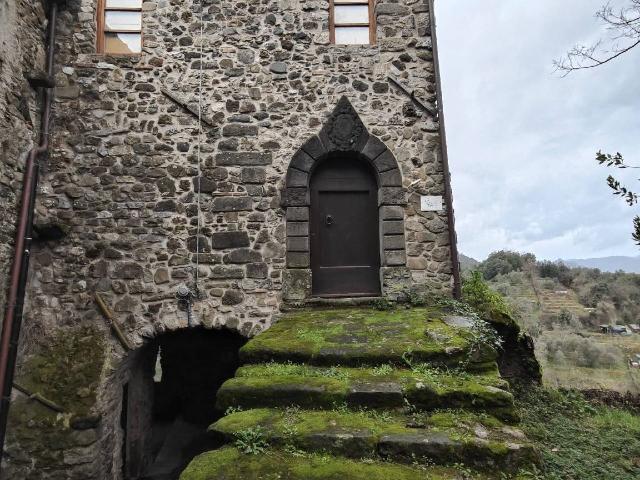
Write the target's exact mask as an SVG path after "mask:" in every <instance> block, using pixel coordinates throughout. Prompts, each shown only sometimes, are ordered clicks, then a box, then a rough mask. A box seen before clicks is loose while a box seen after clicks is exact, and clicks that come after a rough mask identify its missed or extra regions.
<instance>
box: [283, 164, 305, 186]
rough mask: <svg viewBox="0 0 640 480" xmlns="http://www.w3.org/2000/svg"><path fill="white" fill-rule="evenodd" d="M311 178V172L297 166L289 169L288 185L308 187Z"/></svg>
mask: <svg viewBox="0 0 640 480" xmlns="http://www.w3.org/2000/svg"><path fill="white" fill-rule="evenodd" d="M308 180H309V174H308V173H306V172H303V171H301V170H296V169H295V168H290V169H289V170H288V171H287V187H294V188H295V187H306V186H307V182H308Z"/></svg>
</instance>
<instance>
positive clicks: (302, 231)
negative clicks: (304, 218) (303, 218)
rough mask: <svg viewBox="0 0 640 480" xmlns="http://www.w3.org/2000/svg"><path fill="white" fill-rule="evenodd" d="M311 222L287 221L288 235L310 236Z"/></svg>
mask: <svg viewBox="0 0 640 480" xmlns="http://www.w3.org/2000/svg"><path fill="white" fill-rule="evenodd" d="M308 236H309V222H287V237H308Z"/></svg>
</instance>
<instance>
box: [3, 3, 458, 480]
mask: <svg viewBox="0 0 640 480" xmlns="http://www.w3.org/2000/svg"><path fill="white" fill-rule="evenodd" d="M59 3H61V6H60V12H59V18H58V22H57V26H56V29H57V38H56V54H55V91H54V94H55V103H54V120H53V127H52V136H51V146H50V152H49V157H48V159H47V160H46V161H45V162H44V163H43V167H42V171H41V175H40V183H39V189H38V197H37V205H36V213H35V217H34V226H35V231H36V232H40V236H39V238H37V242H36V243H35V244H34V247H33V251H32V255H31V266H30V276H29V284H28V295H27V303H26V306H25V318H24V326H23V331H22V337H21V357H20V366H19V367H20V368H19V371H18V372H19V373H18V379H19V380H20V381H22V382H23V383H25V384H26V385H29V386H30V388H31V389H32V390H33V389H38V390H39V391H40V392H42V393H43V394H46V395H45V396H47V395H48V397H49V398H51V399H52V400H55V401H56V402H57V403H58V404H60V406H61V407H63V408H62V409H63V410H64V412H65V413H59V414H55V415H53V414H51V413H46V412H44V410H46V408H44V407H42V406H41V405H34V404H33V403H32V402H31V403H29V402H26V401H25V400H24V398H22V397H21V394H19V393H15V394H14V398H15V403H14V407H12V408H14V409H15V411H12V415H11V419H10V420H11V423H10V430H9V439H8V442H7V443H8V444H7V455H5V467H6V468H7V469H10V470H11V471H12V472H13V473H12V476H11V478H16V479H17V478H30V479H37V478H38V479H39V478H43V479H44V478H47V479H48V478H51V479H53V478H56V479H62V478H70V479H71V478H74V479H75V478H77V479H80V478H96V479H98V478H99V479H107V478H108V479H112V478H113V479H116V478H123V477H122V476H123V475H130V476H131V478H135V476H134V474H133V473H131V472H133V470H135V469H136V468H138V467H131V466H130V465H129V466H127V465H124V464H125V463H126V462H127V461H130V462H134V460H133V457H136V459H135V461H137V462H139V464H140V465H142V464H145V462H146V463H148V462H149V459H148V457H149V452H148V449H147V450H145V449H144V448H142V447H140V446H138V447H128V446H125V448H124V449H123V448H121V446H122V445H123V444H124V445H130V444H131V443H136V442H137V443H138V444H140V445H143V444H146V443H148V442H149V439H146V438H144V435H145V434H144V433H141V432H144V431H145V428H143V427H144V425H147V424H145V422H147V423H148V422H150V421H151V420H149V419H150V418H151V416H152V410H153V408H152V407H151V406H150V404H151V403H153V400H152V397H153V395H152V394H151V393H150V392H151V391H152V390H153V386H149V385H151V384H152V383H153V382H152V378H150V377H149V376H148V375H147V376H146V377H145V373H144V372H147V371H149V370H150V369H151V367H150V366H149V365H151V366H153V364H154V358H155V355H157V350H158V345H160V348H161V350H162V351H163V352H164V351H165V350H166V351H167V352H169V351H172V348H173V346H174V344H175V345H178V346H176V347H175V349H177V350H179V351H180V353H179V355H178V357H180V356H184V355H187V354H188V350H189V348H187V349H186V350H185V348H184V346H182V347H180V346H179V343H180V338H179V337H180V335H182V334H186V335H188V334H189V333H188V329H189V328H191V329H192V331H194V332H195V331H197V332H200V333H201V334H202V335H203V336H205V337H206V335H209V334H211V335H213V336H212V337H211V342H212V343H210V345H218V346H219V347H218V350H219V353H218V355H219V356H218V357H211V358H210V359H209V360H208V361H211V362H214V363H215V362H219V363H220V365H223V366H224V365H227V364H229V365H230V364H232V363H233V358H234V353H233V352H234V351H237V348H238V346H239V345H240V344H241V343H242V341H243V340H242V339H243V338H248V337H250V336H253V335H256V334H258V333H260V332H261V331H263V330H264V329H266V328H268V327H269V325H270V324H271V322H272V321H274V320H277V315H278V313H279V312H280V311H281V310H282V309H283V308H296V307H300V306H305V305H309V304H315V303H322V302H323V301H326V300H321V299H322V298H324V297H366V298H368V297H385V298H390V299H398V298H402V297H403V296H404V295H406V294H407V292H409V291H418V292H431V293H438V294H445V295H450V294H451V292H452V291H453V289H454V287H455V283H456V282H455V275H454V274H455V271H456V268H455V267H456V264H457V254H456V248H455V234H454V228H453V212H452V211H451V208H450V205H451V194H450V190H449V188H448V186H447V183H448V171H447V166H446V151H444V149H443V148H442V144H443V142H442V129H441V125H440V123H439V120H438V119H439V115H438V109H439V108H441V102H438V101H437V99H438V92H439V88H438V85H437V64H436V62H435V61H434V49H433V37H432V34H433V29H432V26H433V22H432V16H431V15H432V12H430V9H429V3H430V2H429V1H428V0H378V1H375V2H374V1H372V2H367V1H364V2H361V3H362V4H363V5H362V8H365V9H367V10H366V11H367V12H368V14H367V17H366V18H364V17H363V18H356V17H358V15H360V13H359V12H358V11H357V10H358V8H359V7H358V6H353V5H351V6H350V7H354V8H355V9H354V10H353V11H351V12H348V11H347V10H344V11H341V10H340V9H341V8H344V7H345V6H340V3H341V2H339V1H335V2H333V1H330V0H311V1H303V0H262V1H258V2H244V1H229V0H153V1H151V0H144V1H142V0H139V1H136V0H67V1H65V2H59ZM48 5H49V1H43V2H42V3H41V2H40V0H15V1H11V0H10V1H8V2H6V1H4V2H0V23H1V24H2V25H3V29H2V30H1V31H0V40H1V42H2V44H1V46H0V49H1V50H0V54H1V55H2V57H0V79H1V80H2V83H1V85H0V93H1V95H0V110H1V111H2V117H0V122H2V124H1V125H0V127H1V128H0V135H1V137H0V142H1V144H2V152H1V154H0V155H1V156H2V163H1V165H0V167H1V170H0V195H2V199H3V205H4V206H5V208H3V209H2V211H1V212H0V238H1V240H2V242H1V243H2V245H0V268H1V272H2V275H1V281H0V284H2V287H3V294H2V295H4V289H6V285H5V284H4V283H5V279H6V271H7V270H8V265H9V262H10V261H11V258H12V256H13V252H12V249H11V243H12V235H13V225H14V223H15V216H14V214H13V212H15V204H16V201H15V198H16V195H18V194H19V181H20V177H21V173H20V172H21V162H22V161H24V158H25V156H26V152H27V150H28V149H29V147H30V146H31V145H32V144H33V143H34V142H35V141H37V126H38V124H39V120H38V115H39V110H38V102H37V100H38V97H37V95H36V92H35V91H34V90H33V89H32V88H30V86H29V83H28V81H27V77H29V75H30V74H31V73H33V72H34V71H36V70H38V69H42V68H43V67H42V65H43V62H44V52H45V45H44V32H45V29H46V15H45V12H46V10H47V8H48ZM105 8H106V9H107V10H106V12H105ZM128 8H131V9H132V10H127V9H128ZM110 9H111V10H110ZM343 15H344V16H345V17H344V19H343V20H344V23H341V18H342V17H341V16H343ZM350 15H354V17H353V18H355V20H352V19H351V17H350ZM137 18H141V26H140V27H137V26H136V22H137V20H136V19H137ZM347 24H349V25H355V24H360V25H359V26H357V27H354V26H351V27H350V26H347ZM4 26H7V28H6V29H5V28H4ZM349 29H351V30H349ZM123 31H124V33H123ZM138 42H139V43H138ZM341 42H344V43H350V42H357V43H356V44H344V43H341ZM138 49H139V50H140V51H138ZM443 153H444V154H445V155H443ZM423 197H424V198H423ZM439 197H442V200H438V198H439ZM421 199H422V200H423V201H426V202H427V203H428V201H429V200H431V201H433V200H434V199H435V201H436V206H435V207H434V208H423V207H424V206H423V205H421ZM439 201H440V202H441V203H438V202H439ZM51 232H56V234H55V235H51ZM181 287H182V288H181ZM96 293H98V294H99V295H100V296H101V297H102V298H103V299H104V301H105V303H106V304H107V305H108V306H109V307H110V308H111V309H112V310H113V312H114V316H115V318H116V321H117V322H119V324H120V328H121V330H122V331H123V333H124V335H125V336H126V339H127V341H128V342H129V343H130V345H131V347H132V351H131V352H127V351H126V349H124V348H123V347H122V345H121V344H120V343H119V342H118V341H117V340H116V338H115V337H114V336H112V334H111V333H110V330H109V327H108V325H107V323H106V322H105V321H104V318H103V317H102V315H101V312H100V310H99V309H98V308H97V306H96V302H95V294H96ZM0 298H2V299H3V300H4V297H0ZM168 332H176V333H174V334H171V333H168ZM207 332H208V333H207ZM211 332H213V333H211ZM216 332H218V333H216ZM225 332H226V333H225ZM229 332H236V333H229ZM217 334H219V335H222V336H215V335H217ZM172 335H173V336H172ZM176 335H177V336H176ZM225 335H227V336H225ZM205 337H203V338H205ZM207 338H208V337H207ZM167 339H168V340H167ZM163 342H164V343H163ZM198 342H200V340H198V341H195V343H194V345H195V344H199V343H198ZM180 348H182V350H180ZM194 348H195V347H194ZM150 349H151V350H150ZM205 350H206V349H205ZM149 352H151V353H149ZM220 352H221V353H220ZM61 357H62V358H61ZM176 358H177V357H176ZM185 358H186V357H185ZM225 359H226V360H225ZM189 361H191V360H189ZM163 362H165V363H163V364H162V367H163V370H164V371H169V370H171V368H170V367H171V365H169V364H168V363H166V362H168V360H165V359H163ZM225 362H226V363H225ZM196 363H197V362H196ZM187 364H188V365H191V366H192V367H193V364H189V362H188V361H186V360H185V365H187ZM176 368H177V367H176ZM193 368H196V367H193ZM221 368H222V367H221ZM223 370H224V368H223ZM178 371H179V372H181V373H178V374H176V375H178V376H180V375H184V370H180V369H179V368H178ZM219 375H222V374H219ZM78 376H80V377H81V381H79V382H78V381H74V378H75V377H78ZM214 376H215V375H214ZM138 377H140V379H139V381H138V380H136V378H138ZM143 377H144V378H143ZM60 378H64V380H60ZM54 384H55V385H54ZM52 385H53V386H52ZM123 387H126V388H124V389H123ZM127 389H128V390H127ZM127 401H129V402H132V405H133V406H131V405H130V406H129V407H127V406H126V405H125V406H124V408H123V405H124V404H126V402H127ZM132 408H135V409H137V410H136V413H135V415H134V417H135V419H134V420H132V418H133V417H132V415H131V414H129V416H128V417H127V415H126V412H127V411H128V412H129V413H131V411H132ZM43 409H44V410H43ZM36 410H37V412H36ZM123 411H124V412H125V413H124V414H123V413H122V412H123ZM34 412H35V413H34ZM40 413H42V415H41V416H39V414H40ZM127 418H128V419H127ZM123 419H124V420H123ZM132 422H133V423H135V422H138V423H139V425H138V427H135V426H134V427H135V428H134V427H132V426H131V423H132ZM147 426H148V425H147ZM12 429H13V430H12ZM36 432H39V433H37V434H36ZM136 435H137V436H136ZM47 438H56V439H57V442H58V443H57V446H56V447H55V448H53V447H51V445H50V444H48V441H47ZM136 448H137V450H136ZM128 449H129V450H131V451H129V450H128ZM127 452H129V453H127ZM141 452H142V453H141ZM123 465H124V466H123ZM139 468H140V469H142V467H139ZM131 469H133V470H131ZM140 471H141V470H140ZM123 472H124V473H123ZM127 472H129V473H127ZM138 473H139V472H138Z"/></svg>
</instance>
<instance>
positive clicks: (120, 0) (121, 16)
mask: <svg viewBox="0 0 640 480" xmlns="http://www.w3.org/2000/svg"><path fill="white" fill-rule="evenodd" d="M98 6H99V10H98V52H99V53H112V54H128V53H129V54H130V53H140V52H141V51H142V0H99V3H98Z"/></svg>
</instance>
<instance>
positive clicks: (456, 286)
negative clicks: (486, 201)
mask: <svg viewBox="0 0 640 480" xmlns="http://www.w3.org/2000/svg"><path fill="white" fill-rule="evenodd" d="M428 2H429V24H430V27H431V43H432V47H433V63H434V69H435V74H436V95H437V99H438V123H439V124H440V151H441V154H442V169H443V171H444V201H445V205H446V208H447V223H448V224H449V244H450V248H451V263H452V273H453V297H454V298H456V299H458V300H459V299H460V298H461V297H462V279H461V277H460V258H459V255H458V237H457V235H456V228H455V226H456V225H455V223H456V220H455V212H454V211H453V191H452V189H451V170H449V155H448V153H447V132H446V129H445V125H444V106H443V100H442V78H441V76H440V59H439V57H438V36H437V35H436V11H435V5H434V3H435V1H434V0H428Z"/></svg>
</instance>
